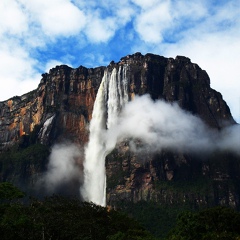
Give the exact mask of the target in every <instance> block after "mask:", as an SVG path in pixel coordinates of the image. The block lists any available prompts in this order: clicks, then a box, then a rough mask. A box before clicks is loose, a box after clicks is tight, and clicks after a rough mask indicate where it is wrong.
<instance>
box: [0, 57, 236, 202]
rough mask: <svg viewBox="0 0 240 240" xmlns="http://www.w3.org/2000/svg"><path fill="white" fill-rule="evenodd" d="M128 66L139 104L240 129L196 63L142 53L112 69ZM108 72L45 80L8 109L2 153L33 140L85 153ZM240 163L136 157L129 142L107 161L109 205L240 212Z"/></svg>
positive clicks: (73, 72) (2, 120) (226, 158)
mask: <svg viewBox="0 0 240 240" xmlns="http://www.w3.org/2000/svg"><path fill="white" fill-rule="evenodd" d="M123 64H128V66H129V68H128V71H127V75H128V79H129V86H128V88H129V96H130V98H131V99H133V98H134V96H135V95H143V94H150V96H151V97H152V99H154V100H156V99H164V100H166V101H168V102H177V103H178V104H179V105H180V106H181V107H182V108H183V109H185V110H187V111H190V112H191V113H193V114H194V115H197V116H199V117H200V118H201V119H203V120H204V121H205V123H207V125H209V126H210V127H212V128H216V129H221V128H222V126H225V125H226V124H235V121H234V119H233V118H232V116H231V113H230V110H229V108H228V106H227V104H226V103H225V101H224V100H223V99H222V95H221V94H220V93H219V92H217V91H215V90H213V89H212V88H211V87H210V79H209V77H208V75H207V73H206V71H204V70H202V69H201V68H200V67H199V66H198V65H197V64H195V63H192V62H191V61H190V59H189V58H186V57H182V56H177V57H176V58H175V59H173V58H165V57H162V56H158V55H154V54H146V55H142V54H141V53H135V54H133V55H128V56H126V57H123V58H121V60H120V61H119V62H118V63H115V62H111V63H110V64H109V66H107V68H108V70H109V71H111V70H112V69H113V68H117V69H118V68H119V66H121V65H123ZM104 69H105V67H98V68H91V69H87V68H85V67H82V66H80V67H79V68H76V69H72V68H70V67H68V66H66V65H62V66H57V67H55V68H53V69H51V70H50V71H49V73H45V74H43V75H42V79H41V82H40V84H39V86H38V88H37V89H36V90H34V91H32V92H30V93H27V94H25V95H23V96H21V97H13V98H11V99H9V100H7V101H4V102H0V147H1V151H5V150H7V149H8V148H10V147H11V146H13V145H14V144H15V143H18V142H19V141H20V140H21V139H22V138H23V137H24V136H30V135H31V134H33V133H34V134H35V138H36V139H37V141H38V142H40V143H42V144H44V145H48V146H51V145H52V144H54V143H57V142H63V141H70V142H75V143H77V144H79V145H82V146H83V145H84V144H85V143H86V142H87V140H88V134H89V132H88V125H89V122H90V119H91V114H92V110H93V105H94V101H95V98H96V94H97V91H98V88H99V85H100V83H101V80H102V77H103V74H104ZM238 161H239V158H238V157H236V156H230V155H229V154H228V153H224V154H220V155H218V154H215V155H212V156H210V157H209V156H208V157H205V158H203V157H202V156H193V155H189V154H183V153H179V152H174V153H173V152H162V153H161V154H155V155H148V154H146V155H144V156H143V155H141V156H139V155H136V154H133V153H131V152H130V150H129V146H128V143H127V142H125V143H121V144H119V146H118V147H117V148H116V149H115V150H114V151H113V153H111V154H110V155H109V156H108V157H107V159H106V169H107V178H108V188H107V194H108V204H110V205H113V206H117V205H118V202H119V201H133V202H137V201H141V200H144V201H150V200H151V201H155V202H159V203H166V202H168V203H169V202H170V203H171V202H172V203H174V202H179V201H180V202H186V201H190V202H193V203H194V204H206V205H211V204H227V205H232V206H239V197H240V196H239V187H238V185H237V184H236V181H237V180H238V179H239V173H240V167H239V165H238V163H237V162H238ZM218 162H221V163H223V166H221V164H217V163H218ZM229 162H231V164H230V163H229ZM187 182H194V183H195V184H193V185H191V184H190V185H189V184H187ZM178 183H180V184H178ZM179 185H180V186H179ZM209 186H210V187H209ZM196 189H197V190H196ZM199 189H200V191H199Z"/></svg>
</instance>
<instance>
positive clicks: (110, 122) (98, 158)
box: [81, 65, 128, 206]
mask: <svg viewBox="0 0 240 240" xmlns="http://www.w3.org/2000/svg"><path fill="white" fill-rule="evenodd" d="M127 68H128V66H127V65H124V66H120V67H119V69H118V72H117V69H116V68H114V69H113V70H112V73H109V71H108V69H106V70H105V72H104V76H103V79H102V82H101V84H100V87H99V89H98V93H97V96H96V100H95V103H94V107H93V114H92V120H91V122H90V134H89V142H88V145H87V147H86V149H85V161H84V184H83V187H82V189H81V194H82V196H83V198H84V200H85V201H89V202H93V203H95V204H98V205H101V206H106V172H105V158H106V156H107V154H108V153H109V152H111V151H112V149H113V148H114V146H111V147H110V146H109V145H108V144H106V141H107V139H106V138H105V136H106V133H107V131H108V130H109V129H111V127H112V126H114V124H116V122H117V117H118V114H119V112H120V110H121V109H122V107H123V106H124V104H125V103H126V102H128V79H127Z"/></svg>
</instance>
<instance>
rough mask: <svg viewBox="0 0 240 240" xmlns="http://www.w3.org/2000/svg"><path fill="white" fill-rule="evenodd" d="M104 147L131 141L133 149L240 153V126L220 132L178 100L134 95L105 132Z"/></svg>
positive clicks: (108, 147) (109, 147) (112, 146)
mask: <svg viewBox="0 0 240 240" xmlns="http://www.w3.org/2000/svg"><path fill="white" fill-rule="evenodd" d="M104 134H105V138H106V148H107V149H109V151H111V150H112V149H113V148H114V147H115V145H116V144H117V143H118V142H121V141H125V140H127V139H128V140H129V139H135V140H139V141H140V142H141V144H140V145H138V144H134V141H132V142H131V143H132V144H131V146H132V151H145V150H146V149H147V150H148V151H150V152H161V151H162V150H166V149H167V150H173V151H181V152H190V153H193V152H199V151H201V152H203V151H204V152H205V153H210V152H211V151H215V150H219V151H221V150H224V151H226V150H228V151H233V152H235V153H237V154H240V150H239V149H240V127H239V125H234V126H231V127H228V128H224V129H222V130H221V131H220V132H219V131H217V130H214V129H210V128H209V127H208V126H207V125H206V124H205V123H204V122H203V121H202V120H201V119H200V118H199V117H197V116H193V115H192V114H191V113H189V112H187V111H184V110H183V109H181V108H180V107H179V106H178V105H177V103H172V104H170V103H167V102H165V101H162V100H158V101H155V102H154V101H153V100H152V99H151V98H150V96H149V95H144V96H141V97H138V96H137V97H135V99H134V100H133V101H131V102H129V103H128V104H127V105H126V106H125V108H124V109H123V111H122V113H121V114H120V116H119V118H118V121H117V123H116V124H115V126H113V127H112V128H111V129H109V130H107V131H106V132H105V133H104Z"/></svg>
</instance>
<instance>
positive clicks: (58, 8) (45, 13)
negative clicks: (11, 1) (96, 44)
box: [20, 0, 86, 36]
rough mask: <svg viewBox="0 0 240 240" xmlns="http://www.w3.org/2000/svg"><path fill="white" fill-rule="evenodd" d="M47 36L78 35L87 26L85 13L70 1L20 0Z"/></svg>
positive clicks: (31, 18) (32, 19)
mask: <svg viewBox="0 0 240 240" xmlns="http://www.w3.org/2000/svg"><path fill="white" fill-rule="evenodd" d="M20 1H21V3H22V4H23V5H24V7H25V8H26V9H27V11H28V12H29V15H30V20H31V21H32V22H33V23H35V24H37V25H39V26H40V27H41V30H42V31H43V33H44V34H46V35H47V36H52V35H54V36H58V35H76V34H77V33H78V32H79V31H80V30H81V29H82V28H83V27H84V26H85V21H86V20H85V16H84V14H83V12H82V11H81V10H80V9H78V8H77V7H76V6H75V5H73V4H72V3H71V2H70V1H68V0H51V1H48V0H35V1H30V2H29V1H27V0H20Z"/></svg>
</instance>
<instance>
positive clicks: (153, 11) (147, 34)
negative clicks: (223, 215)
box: [135, 1, 172, 43]
mask: <svg viewBox="0 0 240 240" xmlns="http://www.w3.org/2000/svg"><path fill="white" fill-rule="evenodd" d="M171 22H172V16H171V15H170V4H169V1H165V2H163V3H160V4H159V5H157V6H154V5H153V7H151V8H147V10H145V9H143V10H142V12H141V13H140V14H139V15H138V16H137V17H136V19H135V30H136V32H137V33H138V34H139V36H140V38H141V39H142V40H143V41H144V42H149V43H157V42H161V41H162V40H163V32H164V30H166V29H167V28H168V27H170V25H171Z"/></svg>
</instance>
